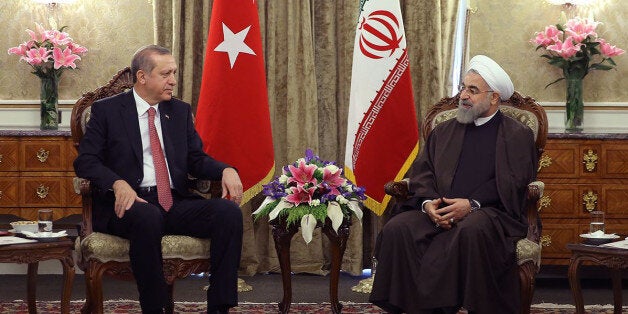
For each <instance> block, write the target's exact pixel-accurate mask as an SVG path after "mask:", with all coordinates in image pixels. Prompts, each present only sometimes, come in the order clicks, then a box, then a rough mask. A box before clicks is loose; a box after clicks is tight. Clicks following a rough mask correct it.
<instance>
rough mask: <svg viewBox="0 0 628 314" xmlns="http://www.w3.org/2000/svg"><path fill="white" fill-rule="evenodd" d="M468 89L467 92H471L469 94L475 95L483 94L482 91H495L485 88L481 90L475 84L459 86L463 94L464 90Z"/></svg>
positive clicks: (459, 90)
mask: <svg viewBox="0 0 628 314" xmlns="http://www.w3.org/2000/svg"><path fill="white" fill-rule="evenodd" d="M464 91H466V92H467V93H469V95H472V96H475V95H478V94H482V93H489V92H494V91H493V90H490V89H489V90H485V91H481V90H479V89H478V88H477V87H475V86H471V87H466V86H464V85H460V86H459V87H458V92H460V94H462V92H464Z"/></svg>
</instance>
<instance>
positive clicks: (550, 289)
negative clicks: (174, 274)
mask: <svg viewBox="0 0 628 314" xmlns="http://www.w3.org/2000/svg"><path fill="white" fill-rule="evenodd" d="M565 274H566V273H565ZM585 275H586V272H585ZM596 276H597V277H598V278H584V279H583V280H582V285H583V296H584V302H585V304H612V303H613V299H612V291H611V288H610V287H611V282H610V280H609V279H608V278H607V276H606V277H605V275H604V274H603V272H600V274H599V276H598V275H596ZM241 278H242V279H244V280H245V281H246V283H247V284H249V285H251V286H253V291H250V292H241V293H240V294H239V301H240V302H261V303H264V302H278V301H280V300H281V298H282V295H283V290H282V285H281V276H280V275H279V274H258V275H255V276H251V277H241ZM364 278H368V277H367V276H365V277H356V276H350V275H347V274H342V275H341V277H340V283H339V289H338V290H339V299H340V301H350V302H368V295H367V294H364V293H357V292H353V291H351V287H353V286H355V285H356V284H358V282H359V281H360V280H361V279H364ZM624 278H626V277H624ZM83 280H84V277H83V275H77V276H76V278H75V281H74V286H73V290H72V300H81V299H84V298H85V289H84V282H83ZM206 282H207V278H204V277H201V276H191V277H188V278H186V279H182V280H179V281H177V282H176V285H175V300H177V301H197V302H198V301H204V300H205V291H203V289H202V288H203V286H204V285H205V284H206ZM37 284H38V285H37V298H38V299H39V300H58V299H59V298H60V295H61V275H39V276H38V283H37ZM292 287H293V302H295V303H298V302H308V303H309V302H313V303H321V302H329V277H328V276H317V275H294V276H293V281H292ZM623 287H624V289H623V299H624V300H628V281H627V280H626V279H624V283H623ZM103 291H104V296H105V299H108V300H111V299H114V300H115V299H137V291H136V289H135V285H134V283H133V282H127V281H113V280H106V281H105V283H104V287H103ZM25 298H26V276H25V275H0V301H8V300H18V299H25ZM533 303H534V304H537V303H556V304H573V297H572V295H571V292H570V290H569V283H568V281H567V279H566V278H564V276H563V277H562V278H561V277H558V276H555V275H554V274H551V273H545V274H544V273H543V272H541V273H540V274H539V277H538V278H537V281H536V288H535V293H534V300H533ZM624 304H626V303H624Z"/></svg>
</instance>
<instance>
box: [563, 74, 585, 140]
mask: <svg viewBox="0 0 628 314" xmlns="http://www.w3.org/2000/svg"><path fill="white" fill-rule="evenodd" d="M566 81H567V103H566V104H565V131H567V132H581V131H582V121H583V117H584V101H583V100H582V79H581V78H568V79H566Z"/></svg>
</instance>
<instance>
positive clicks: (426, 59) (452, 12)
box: [153, 0, 458, 275]
mask: <svg viewBox="0 0 628 314" xmlns="http://www.w3.org/2000/svg"><path fill="white" fill-rule="evenodd" d="M257 2H258V11H259V18H260V26H261V30H262V41H263V46H264V57H265V60H266V74H267V85H268V95H269V105H270V115H271V118H270V119H271V125H272V129H273V130H272V131H273V142H274V149H275V164H276V165H277V171H278V172H279V171H280V169H281V167H282V166H284V165H286V164H288V163H292V162H293V161H295V160H296V159H298V158H300V157H302V156H303V155H304V152H305V149H307V148H311V149H312V150H313V151H314V152H315V153H316V154H318V155H319V156H320V157H321V158H322V159H324V160H335V161H342V160H344V145H345V138H346V126H347V111H348V108H349V91H350V85H351V64H352V53H353V42H354V37H355V26H356V23H357V22H358V21H357V18H358V13H359V12H358V10H359V3H360V1H358V0H355V1H348V0H346V1H332V0H299V1H287V0H258V1H257ZM212 3H213V1H202V0H192V1H184V0H153V5H154V18H155V43H156V44H159V45H163V46H165V47H169V48H171V49H172V51H173V54H174V55H175V58H176V59H177V61H178V63H179V68H180V70H179V84H178V88H179V89H178V90H177V95H178V97H179V98H181V99H183V100H184V101H187V102H189V103H191V104H192V106H194V107H196V103H197V100H198V93H199V90H200V83H201V82H200V80H201V73H202V66H203V57H204V52H205V42H206V40H207V28H208V25H209V17H210V16H211V4H212ZM457 5H458V1H457V0H401V8H402V12H403V18H404V26H405V31H406V36H407V42H408V53H409V55H410V66H411V68H410V72H411V75H412V84H413V88H414V98H415V104H416V108H417V114H418V117H422V116H423V114H424V112H425V111H426V109H427V108H429V107H430V106H431V105H433V104H434V103H436V102H437V101H438V100H439V99H440V98H442V97H444V96H447V95H446V88H447V84H448V82H449V79H448V77H447V76H448V74H449V73H450V71H449V70H450V69H449V64H450V63H451V59H452V42H453V35H454V30H455V16H456V8H457ZM195 12H203V14H202V15H201V14H197V15H196V16H195V14H193V13H195ZM419 121H421V119H419ZM383 162H384V161H383ZM374 171H376V170H375V169H374ZM382 188H383V187H382ZM262 199H263V197H262V196H261V195H260V196H258V197H255V198H254V199H253V200H252V201H251V202H249V204H245V205H244V206H243V208H242V210H243V214H244V216H245V235H244V245H243V258H242V262H241V274H246V275H251V274H254V273H257V272H269V271H270V272H277V271H279V262H278V259H277V255H276V252H275V247H274V242H273V238H272V232H271V230H270V227H269V225H268V222H267V221H266V220H265V218H263V219H261V220H259V221H256V222H253V221H252V219H250V213H251V212H252V211H253V210H255V209H256V208H257V206H259V204H260V203H261V200H262ZM378 225H381V221H380V218H379V217H376V216H374V214H372V213H371V214H369V211H368V210H366V215H365V217H364V218H363V221H362V222H360V221H357V220H355V219H354V221H353V222H352V226H351V229H350V231H351V232H350V236H349V239H348V241H347V250H346V251H345V254H344V257H343V265H342V269H343V270H345V271H347V272H349V273H351V274H353V275H358V274H361V272H362V268H363V267H364V266H370V259H369V258H368V256H370V255H371V247H372V246H373V241H374V238H375V234H376V233H377V230H378V229H379V228H378ZM290 251H291V254H290V255H291V264H292V271H293V272H297V273H299V272H306V273H313V274H326V273H327V272H328V270H329V266H330V256H329V243H328V241H327V239H326V237H325V236H323V235H322V233H321V231H320V229H317V230H316V231H315V233H314V238H313V240H312V242H310V243H309V244H305V242H304V241H303V239H302V238H301V236H300V234H299V233H297V235H295V236H294V238H293V239H292V243H291V247H290ZM364 257H366V259H365V258H364Z"/></svg>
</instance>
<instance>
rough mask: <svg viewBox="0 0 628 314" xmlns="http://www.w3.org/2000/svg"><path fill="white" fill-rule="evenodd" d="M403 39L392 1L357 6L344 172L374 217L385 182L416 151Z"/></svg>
mask: <svg viewBox="0 0 628 314" xmlns="http://www.w3.org/2000/svg"><path fill="white" fill-rule="evenodd" d="M406 48H407V47H406V36H405V32H404V28H403V20H402V18H401V8H400V7H399V1H397V0H371V1H366V2H362V4H361V6H360V18H359V20H358V23H357V25H356V31H355V45H354V47H353V67H352V70H351V71H352V73H351V92H350V98H349V116H348V119H347V121H348V122H347V123H348V125H347V143H346V147H345V174H346V176H347V178H348V179H349V180H351V181H353V183H355V184H357V185H358V186H361V187H364V188H365V189H366V191H365V194H366V196H367V199H366V200H365V201H364V204H365V206H366V207H368V208H369V209H370V210H372V211H373V212H374V213H376V214H377V215H381V214H382V213H383V212H384V210H385V209H386V205H387V204H388V202H389V200H390V195H386V194H385V193H384V184H386V182H388V181H393V180H394V181H398V180H400V179H401V178H403V176H404V175H405V173H406V172H407V171H408V169H409V168H410V166H411V165H412V162H413V161H414V159H415V158H416V155H417V153H418V147H419V146H418V144H419V129H418V123H417V119H416V112H415V110H414V98H413V96H412V81H411V78H410V62H409V59H408V51H407V49H406Z"/></svg>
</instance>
